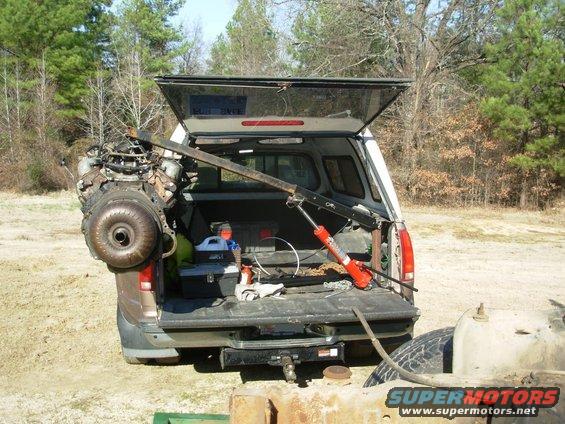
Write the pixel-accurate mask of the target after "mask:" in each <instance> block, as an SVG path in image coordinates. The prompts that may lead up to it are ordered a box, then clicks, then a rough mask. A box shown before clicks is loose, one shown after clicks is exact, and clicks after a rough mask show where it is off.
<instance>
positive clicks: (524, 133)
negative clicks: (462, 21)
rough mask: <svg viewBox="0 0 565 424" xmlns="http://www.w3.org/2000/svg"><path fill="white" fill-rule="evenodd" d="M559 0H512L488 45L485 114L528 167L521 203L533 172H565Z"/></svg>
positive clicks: (516, 160) (524, 201)
mask: <svg viewBox="0 0 565 424" xmlns="http://www.w3.org/2000/svg"><path fill="white" fill-rule="evenodd" d="M560 12H561V10H560V6H559V2H558V0H506V1H505V4H504V6H503V7H502V8H501V9H500V10H499V12H498V19H497V27H498V30H499V31H500V39H499V40H498V41H497V42H496V43H494V44H490V45H488V46H487V48H486V53H487V57H488V60H489V62H490V64H489V65H488V66H487V68H486V70H485V72H484V75H483V78H482V79H483V83H484V86H485V89H486V94H487V98H486V99H485V100H484V101H483V103H482V110H483V112H484V114H485V115H486V116H487V117H488V118H490V119H491V120H492V122H493V123H494V125H495V126H496V129H495V132H494V135H495V136H496V137H497V138H499V139H500V140H501V141H503V142H507V143H509V144H510V145H511V146H512V150H513V152H514V153H515V154H514V157H513V159H512V162H513V164H515V165H516V166H518V167H519V168H520V169H522V170H523V181H522V192H521V197H520V205H521V206H522V207H524V206H526V204H527V202H528V187H529V184H528V177H532V176H535V175H536V173H539V172H541V171H544V170H545V171H551V172H553V173H554V174H555V175H557V176H560V177H564V176H565V139H564V136H563V130H564V127H565V98H564V92H563V86H562V83H563V81H564V80H565V67H564V64H563V57H564V56H565V49H564V44H563V39H562V38H560V37H559V31H560V28H561V26H560V25H562V18H563V17H562V15H561V13H560Z"/></svg>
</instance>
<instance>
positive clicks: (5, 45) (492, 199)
mask: <svg viewBox="0 0 565 424" xmlns="http://www.w3.org/2000/svg"><path fill="white" fill-rule="evenodd" d="M183 5H184V2H183V1H181V0H120V1H115V2H114V3H113V4H112V1H111V0H42V1H39V0H0V60H1V63H0V87H1V93H0V96H1V100H0V106H1V110H0V188H2V189H10V190H22V191H45V190H53V189H60V188H68V187H71V186H72V184H73V183H72V176H71V175H70V174H69V172H68V169H69V168H70V169H72V167H71V166H70V165H72V164H69V167H68V168H64V167H61V166H59V161H60V159H61V158H64V157H66V158H69V159H70V162H72V158H75V157H76V156H77V155H78V154H79V153H80V152H81V151H82V150H84V149H85V148H86V147H87V146H89V145H91V144H93V143H102V142H105V141H109V140H115V139H117V138H119V137H121V136H122V134H123V133H124V130H125V127H126V126H130V125H131V126H136V127H141V128H144V129H149V130H151V131H156V132H159V133H162V134H165V135H166V134H170V131H171V130H172V127H173V126H174V123H175V119H174V117H173V116H172V115H171V112H170V111H169V110H168V108H167V107H166V106H165V103H164V101H163V99H162V97H161V95H160V94H159V92H158V90H157V88H156V86H155V84H154V83H153V80H152V78H153V76H155V75H162V74H169V73H183V74H203V73H207V74H214V75H273V76H289V75H292V76H328V77H406V78H411V79H412V80H413V84H412V87H411V88H410V89H409V90H408V91H407V92H406V93H405V94H404V95H403V96H401V99H400V100H399V101H397V102H396V103H395V104H394V105H393V106H392V107H391V108H389V110H387V111H386V112H385V113H384V114H383V115H382V116H381V117H379V119H378V120H377V121H376V122H375V123H374V124H373V126H372V130H373V132H374V133H375V135H376V137H377V139H378V140H379V142H380V146H381V148H382V149H383V153H384V154H385V157H386V158H387V160H388V163H389V166H390V168H391V172H392V174H393V179H394V181H395V183H396V185H397V188H398V190H399V192H400V195H401V196H402V197H404V198H406V199H408V200H411V201H414V202H419V203H433V204H438V203H442V204H450V205H483V204H498V205H509V206H520V207H547V206H550V205H552V204H554V203H555V202H556V201H558V200H559V199H560V197H562V181H563V177H564V176H565V140H564V137H563V126H564V125H565V124H564V109H565V106H564V105H565V102H564V89H565V85H564V81H565V75H564V73H565V72H564V65H563V57H564V56H565V55H564V53H565V48H564V34H563V28H565V26H564V25H563V14H562V11H561V4H560V2H559V0H482V1H477V0H442V1H432V0H419V1H413V0H239V1H238V2H237V4H236V7H235V11H234V13H233V16H232V17H231V20H230V21H229V23H228V24H227V26H226V28H225V31H224V32H223V33H222V34H221V35H219V36H218V37H217V39H216V40H215V41H214V42H213V43H212V44H211V46H205V45H204V42H203V37H202V26H203V25H206V22H200V23H199V22H195V21H194V20H191V21H190V22H187V23H184V22H183V23H180V24H179V25H176V24H175V22H178V18H177V19H175V17H176V16H177V14H178V13H179V10H180V9H181V7H183ZM188 7H190V4H189V5H188ZM186 15H187V16H189V17H190V9H188V10H187V13H186ZM183 16H184V15H183Z"/></svg>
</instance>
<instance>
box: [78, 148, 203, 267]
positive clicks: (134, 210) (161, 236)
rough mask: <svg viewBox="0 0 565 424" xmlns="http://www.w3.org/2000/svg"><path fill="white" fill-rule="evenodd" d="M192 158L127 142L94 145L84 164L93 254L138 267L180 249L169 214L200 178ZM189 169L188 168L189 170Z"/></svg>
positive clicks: (81, 191) (82, 187)
mask: <svg viewBox="0 0 565 424" xmlns="http://www.w3.org/2000/svg"><path fill="white" fill-rule="evenodd" d="M182 161H187V159H179V160H177V159H175V158H173V157H164V156H163V155H161V154H159V153H157V152H156V151H155V150H154V149H152V148H151V146H150V145H147V144H144V143H143V142H140V141H138V140H132V139H127V138H126V139H123V140H121V141H119V142H115V143H112V142H108V143H104V144H102V145H94V146H91V147H90V148H89V149H88V150H87V152H86V156H85V157H84V158H82V159H81V161H80V162H79V165H78V175H79V181H78V183H77V192H78V196H79V200H80V201H81V203H82V208H81V210H82V212H83V221H82V232H83V234H84V237H85V239H86V243H87V245H88V247H89V249H90V252H91V254H92V255H93V256H94V257H95V258H96V259H100V260H102V261H104V262H106V263H107V264H108V265H109V266H110V267H111V268H114V269H127V268H132V267H136V266H138V265H140V264H142V263H144V262H145V261H147V260H148V259H149V258H151V257H154V256H156V255H163V256H167V254H168V253H169V252H172V251H174V249H175V247H176V239H175V233H174V231H173V229H172V228H171V227H170V226H169V223H168V222H167V213H166V212H167V211H168V210H170V209H171V208H172V206H173V205H174V203H175V200H176V198H175V194H176V193H177V192H178V190H179V189H180V188H181V187H182V186H183V185H185V184H187V183H188V182H189V181H190V180H191V179H194V178H195V175H196V174H195V173H190V172H188V173H186V172H183V171H184V169H187V168H190V166H187V165H189V164H187V163H181V162H182ZM185 166H187V168H185Z"/></svg>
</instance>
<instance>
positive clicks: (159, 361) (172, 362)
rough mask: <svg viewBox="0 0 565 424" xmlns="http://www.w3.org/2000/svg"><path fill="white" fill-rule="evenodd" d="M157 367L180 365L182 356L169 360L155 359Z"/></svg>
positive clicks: (172, 357)
mask: <svg viewBox="0 0 565 424" xmlns="http://www.w3.org/2000/svg"><path fill="white" fill-rule="evenodd" d="M155 362H156V363H157V365H178V364H179V363H180V356H171V357H169V358H155Z"/></svg>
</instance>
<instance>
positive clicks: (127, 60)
mask: <svg viewBox="0 0 565 424" xmlns="http://www.w3.org/2000/svg"><path fill="white" fill-rule="evenodd" d="M181 6H182V1H181V0H124V1H123V2H122V3H121V4H120V8H119V10H118V13H117V15H116V19H115V22H116V24H115V26H114V28H113V31H112V35H111V52H112V61H113V63H112V68H113V69H112V70H113V73H114V79H113V91H114V98H115V105H114V107H113V108H112V110H113V113H114V118H115V120H116V121H117V124H116V126H117V127H121V128H122V130H123V127H125V126H135V127H138V128H149V129H153V130H156V131H163V130H164V128H163V119H162V118H163V101H162V98H161V96H160V94H159V92H158V89H157V87H156V86H155V82H154V81H153V77H155V76H157V75H163V74H168V73H172V72H174V71H175V66H176V65H175V64H176V62H177V59H178V58H179V57H180V56H181V55H182V54H183V53H184V52H185V51H186V49H187V47H188V45H187V43H186V42H185V41H183V37H182V33H181V30H180V28H176V27H175V26H173V25H172V24H171V23H170V19H171V18H172V17H173V16H174V15H176V14H177V12H178V10H179V9H180V7H181Z"/></svg>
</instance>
